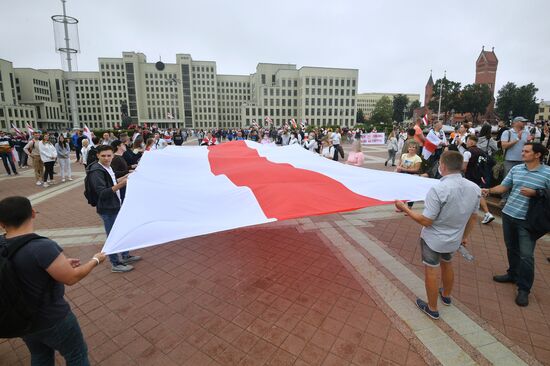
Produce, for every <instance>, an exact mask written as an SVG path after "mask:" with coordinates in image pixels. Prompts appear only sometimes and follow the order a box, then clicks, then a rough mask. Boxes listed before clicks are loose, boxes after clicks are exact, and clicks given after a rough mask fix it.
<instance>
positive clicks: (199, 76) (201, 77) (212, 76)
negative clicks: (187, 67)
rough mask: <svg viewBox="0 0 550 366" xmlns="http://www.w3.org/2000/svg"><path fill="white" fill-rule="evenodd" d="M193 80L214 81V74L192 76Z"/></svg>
mask: <svg viewBox="0 0 550 366" xmlns="http://www.w3.org/2000/svg"><path fill="white" fill-rule="evenodd" d="M193 79H214V74H196V73H194V74H193Z"/></svg>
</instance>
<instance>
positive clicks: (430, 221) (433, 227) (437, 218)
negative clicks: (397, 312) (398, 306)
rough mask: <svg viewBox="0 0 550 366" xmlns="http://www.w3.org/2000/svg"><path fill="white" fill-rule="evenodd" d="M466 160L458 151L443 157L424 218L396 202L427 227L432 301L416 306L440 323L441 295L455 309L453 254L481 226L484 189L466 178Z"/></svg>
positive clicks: (423, 240)
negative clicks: (439, 299)
mask: <svg viewBox="0 0 550 366" xmlns="http://www.w3.org/2000/svg"><path fill="white" fill-rule="evenodd" d="M462 160H463V158H462V155H461V154H460V153H459V152H458V151H446V152H444V153H443V154H442V155H441V158H440V160H439V172H440V174H441V176H442V178H441V180H440V181H439V184H437V185H435V186H434V187H432V189H430V191H429V192H428V194H427V195H426V200H425V202H424V211H423V212H422V214H420V213H418V212H415V211H412V210H411V209H410V208H409V207H408V206H407V205H406V204H405V203H403V202H401V201H395V207H396V208H397V209H400V210H402V211H403V212H405V213H406V214H408V216H409V217H410V218H411V219H413V220H414V221H416V222H417V223H419V224H420V225H422V226H423V228H422V232H421V234H420V246H421V250H422V262H423V263H424V273H425V279H424V282H425V286H426V294H427V296H428V301H427V302H426V301H423V300H421V299H416V305H417V306H418V307H419V308H420V310H422V311H423V312H424V313H426V314H427V315H428V316H430V317H431V318H433V319H439V311H438V310H437V298H438V293H439V296H440V297H441V301H442V302H443V304H444V305H451V291H452V289H453V282H454V272H453V267H452V263H451V261H452V259H453V253H454V252H455V251H456V250H457V249H458V247H459V246H460V244H461V243H462V244H463V245H466V244H467V238H468V237H469V235H470V231H471V230H472V228H473V226H474V225H475V223H476V222H477V211H478V210H479V200H480V198H481V189H480V188H479V187H478V186H477V185H476V184H474V183H472V182H470V181H468V180H466V179H464V178H462V175H461V174H460V173H461V171H462ZM438 267H441V280H442V282H443V287H442V288H440V287H439V278H438V272H439V271H438Z"/></svg>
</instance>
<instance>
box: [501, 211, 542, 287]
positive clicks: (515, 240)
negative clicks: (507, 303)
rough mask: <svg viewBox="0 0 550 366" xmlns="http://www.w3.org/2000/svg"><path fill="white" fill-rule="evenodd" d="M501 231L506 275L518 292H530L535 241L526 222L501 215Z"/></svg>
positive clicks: (533, 269)
mask: <svg viewBox="0 0 550 366" xmlns="http://www.w3.org/2000/svg"><path fill="white" fill-rule="evenodd" d="M502 231H503V234H504V242H505V243H506V251H507V254H508V266H509V267H508V274H509V275H510V276H511V277H512V278H513V279H514V280H515V281H516V284H517V285H518V289H519V290H523V291H527V292H530V290H531V287H532V286H533V281H534V279H535V258H534V255H533V252H534V251H535V243H536V241H535V240H533V239H531V235H530V234H529V231H528V230H527V220H519V219H516V218H513V217H512V216H509V215H506V214H505V213H502Z"/></svg>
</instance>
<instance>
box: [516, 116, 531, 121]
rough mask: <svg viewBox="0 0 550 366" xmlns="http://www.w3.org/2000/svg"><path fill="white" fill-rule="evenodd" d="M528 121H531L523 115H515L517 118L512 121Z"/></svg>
mask: <svg viewBox="0 0 550 366" xmlns="http://www.w3.org/2000/svg"><path fill="white" fill-rule="evenodd" d="M527 121H529V120H528V119H526V118H523V117H521V116H520V117H515V118H514V119H513V120H512V122H527Z"/></svg>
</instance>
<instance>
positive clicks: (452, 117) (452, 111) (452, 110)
mask: <svg viewBox="0 0 550 366" xmlns="http://www.w3.org/2000/svg"><path fill="white" fill-rule="evenodd" d="M454 117H455V110H454V108H453V109H451V125H452V124H453V121H454Z"/></svg>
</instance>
